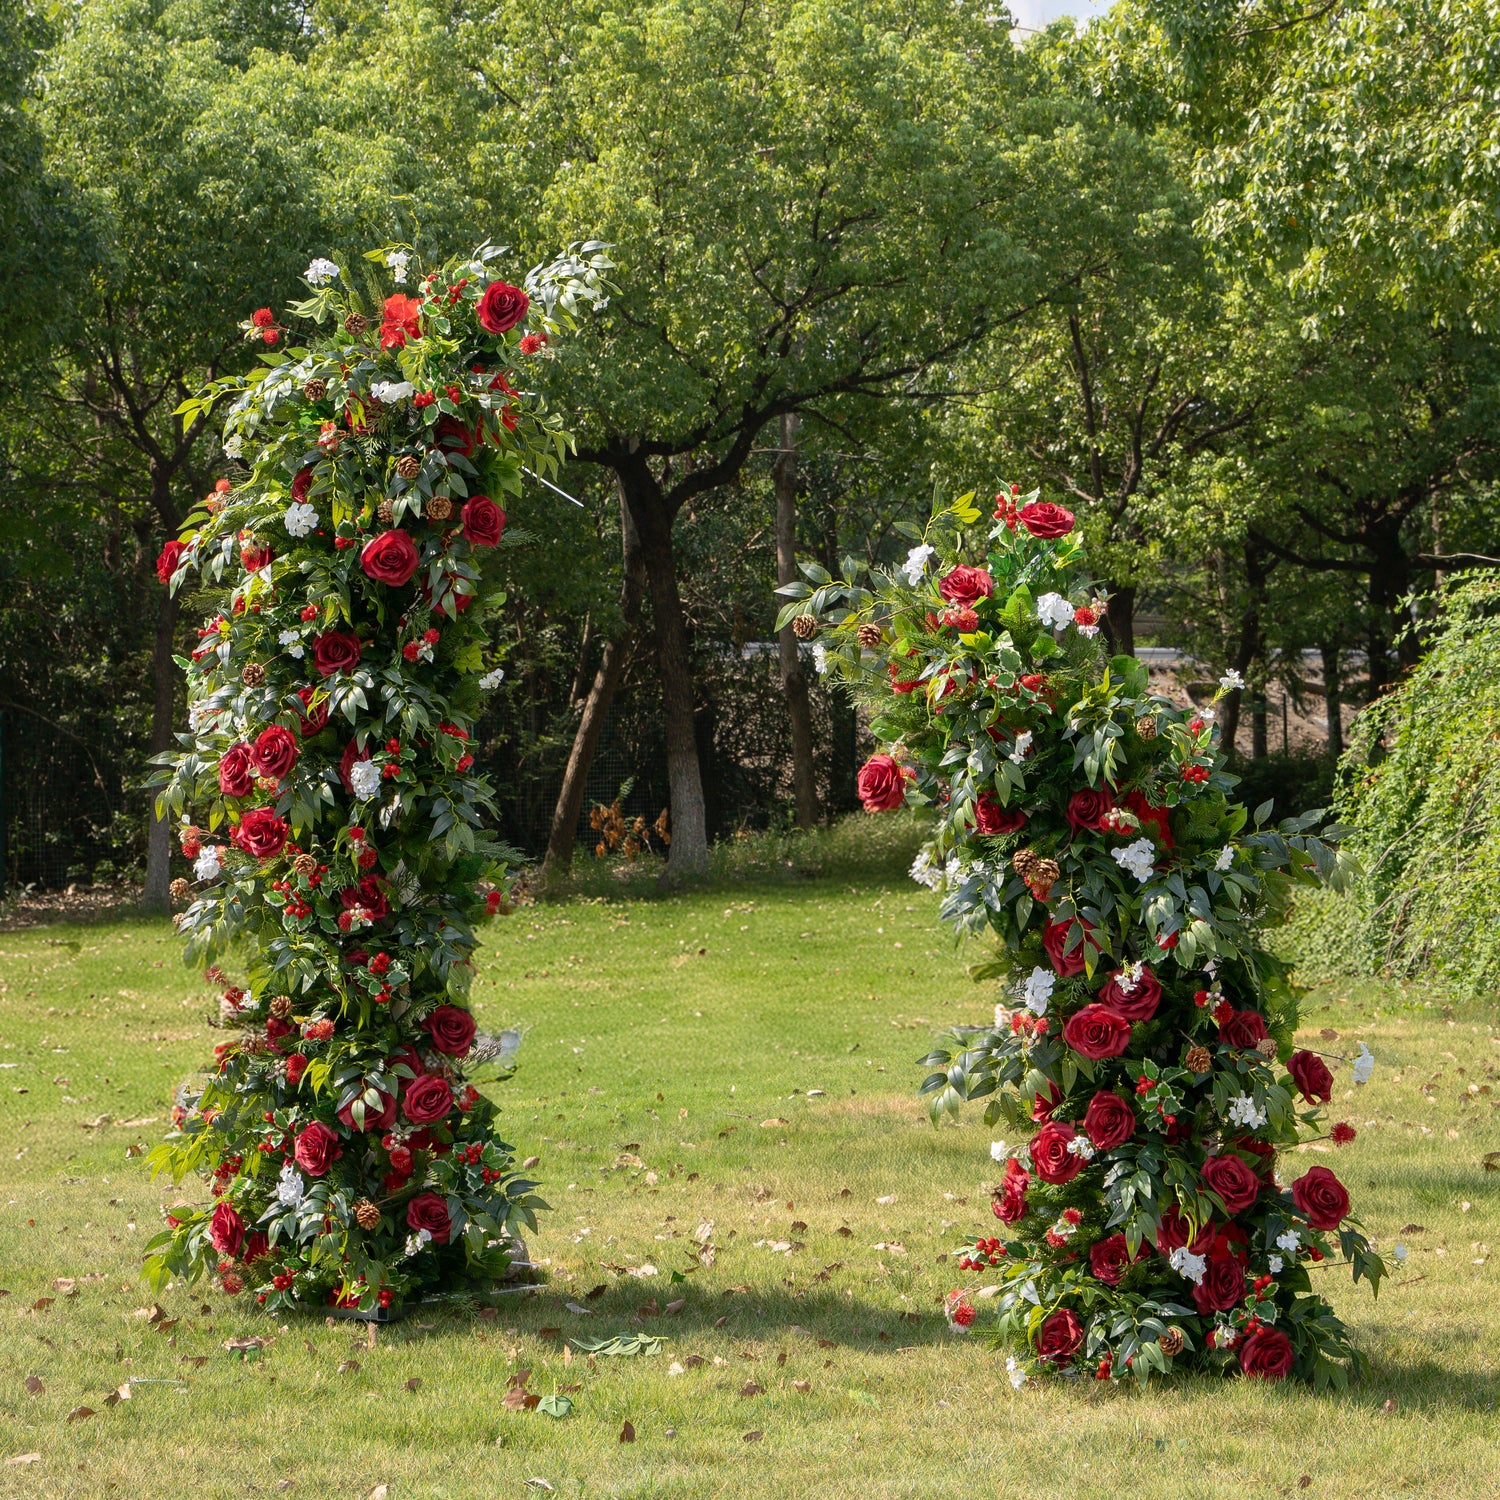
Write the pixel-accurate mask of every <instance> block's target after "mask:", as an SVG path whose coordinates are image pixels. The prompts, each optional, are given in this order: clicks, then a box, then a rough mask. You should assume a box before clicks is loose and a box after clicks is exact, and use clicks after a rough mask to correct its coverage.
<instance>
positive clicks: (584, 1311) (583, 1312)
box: [563, 1292, 594, 1318]
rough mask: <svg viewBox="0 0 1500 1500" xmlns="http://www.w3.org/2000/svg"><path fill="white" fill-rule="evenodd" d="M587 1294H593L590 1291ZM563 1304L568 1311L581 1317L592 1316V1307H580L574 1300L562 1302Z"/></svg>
mask: <svg viewBox="0 0 1500 1500" xmlns="http://www.w3.org/2000/svg"><path fill="white" fill-rule="evenodd" d="M589 1295H590V1296H593V1293H592V1292H590V1293H589ZM563 1306H564V1307H566V1308H567V1310H568V1311H569V1312H570V1313H576V1314H577V1315H578V1316H579V1317H581V1318H592V1317H593V1316H594V1313H593V1309H592V1308H587V1307H580V1306H579V1305H578V1303H576V1302H564V1303H563Z"/></svg>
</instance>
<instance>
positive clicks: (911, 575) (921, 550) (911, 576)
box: [901, 543, 934, 588]
mask: <svg viewBox="0 0 1500 1500" xmlns="http://www.w3.org/2000/svg"><path fill="white" fill-rule="evenodd" d="M933 550H934V549H933V548H931V547H929V546H927V545H926V544H925V543H924V544H923V545H922V546H920V547H913V548H912V549H911V551H910V552H908V553H907V554H906V561H905V562H904V563H902V564H901V573H902V576H903V577H904V578H905V579H906V581H907V583H908V584H910V585H911V587H912V588H916V586H917V585H918V584H919V583H921V581H922V574H923V573H924V572H926V570H927V559H928V558H929V557H931V556H932V554H933Z"/></svg>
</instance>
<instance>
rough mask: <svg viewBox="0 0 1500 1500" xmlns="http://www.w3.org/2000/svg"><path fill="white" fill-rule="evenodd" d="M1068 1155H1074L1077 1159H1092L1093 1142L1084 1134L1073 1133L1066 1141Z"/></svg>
mask: <svg viewBox="0 0 1500 1500" xmlns="http://www.w3.org/2000/svg"><path fill="white" fill-rule="evenodd" d="M1068 1155H1069V1156H1076V1157H1077V1158H1078V1159H1079V1161H1093V1159H1094V1143H1093V1142H1092V1141H1091V1140H1090V1139H1089V1138H1088V1137H1087V1136H1086V1135H1075V1136H1074V1137H1073V1139H1072V1140H1071V1141H1069V1142H1068Z"/></svg>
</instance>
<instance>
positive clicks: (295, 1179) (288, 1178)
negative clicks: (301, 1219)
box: [276, 1162, 307, 1208]
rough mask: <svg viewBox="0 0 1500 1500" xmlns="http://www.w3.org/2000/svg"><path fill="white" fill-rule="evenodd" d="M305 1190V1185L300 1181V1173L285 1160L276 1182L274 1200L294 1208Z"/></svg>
mask: <svg viewBox="0 0 1500 1500" xmlns="http://www.w3.org/2000/svg"><path fill="white" fill-rule="evenodd" d="M306 1191H307V1185H306V1184H305V1183H304V1182H303V1181H302V1174H301V1173H300V1172H299V1171H298V1170H297V1169H296V1168H295V1167H294V1166H293V1165H292V1164H291V1162H286V1163H285V1164H284V1165H283V1166H282V1168H281V1177H280V1179H279V1180H278V1181H277V1183H276V1201H277V1202H278V1203H281V1204H284V1205H285V1206H286V1207H287V1208H296V1206H297V1205H298V1204H299V1203H301V1201H302V1197H303V1194H304V1193H306Z"/></svg>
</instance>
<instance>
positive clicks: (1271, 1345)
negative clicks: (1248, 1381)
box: [1240, 1327, 1294, 1380]
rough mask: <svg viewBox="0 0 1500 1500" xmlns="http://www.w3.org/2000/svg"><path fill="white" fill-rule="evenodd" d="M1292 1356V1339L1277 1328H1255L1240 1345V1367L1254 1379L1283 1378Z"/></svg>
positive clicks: (1290, 1371) (1290, 1368) (1290, 1364)
mask: <svg viewBox="0 0 1500 1500" xmlns="http://www.w3.org/2000/svg"><path fill="white" fill-rule="evenodd" d="M1293 1358H1294V1356H1293V1351H1292V1341H1291V1340H1290V1339H1289V1338H1288V1337H1287V1336H1286V1334H1284V1333H1283V1332H1282V1331H1281V1329H1279V1328H1264V1327H1262V1328H1257V1329H1256V1330H1255V1332H1254V1333H1252V1334H1251V1335H1250V1337H1249V1338H1247V1339H1246V1340H1245V1342H1244V1343H1243V1344H1242V1345H1241V1346H1240V1369H1242V1370H1243V1371H1244V1372H1245V1374H1247V1375H1249V1376H1251V1377H1252V1378H1254V1379H1256V1380H1285V1379H1286V1377H1287V1376H1288V1375H1290V1374H1291V1373H1292V1362H1293Z"/></svg>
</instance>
